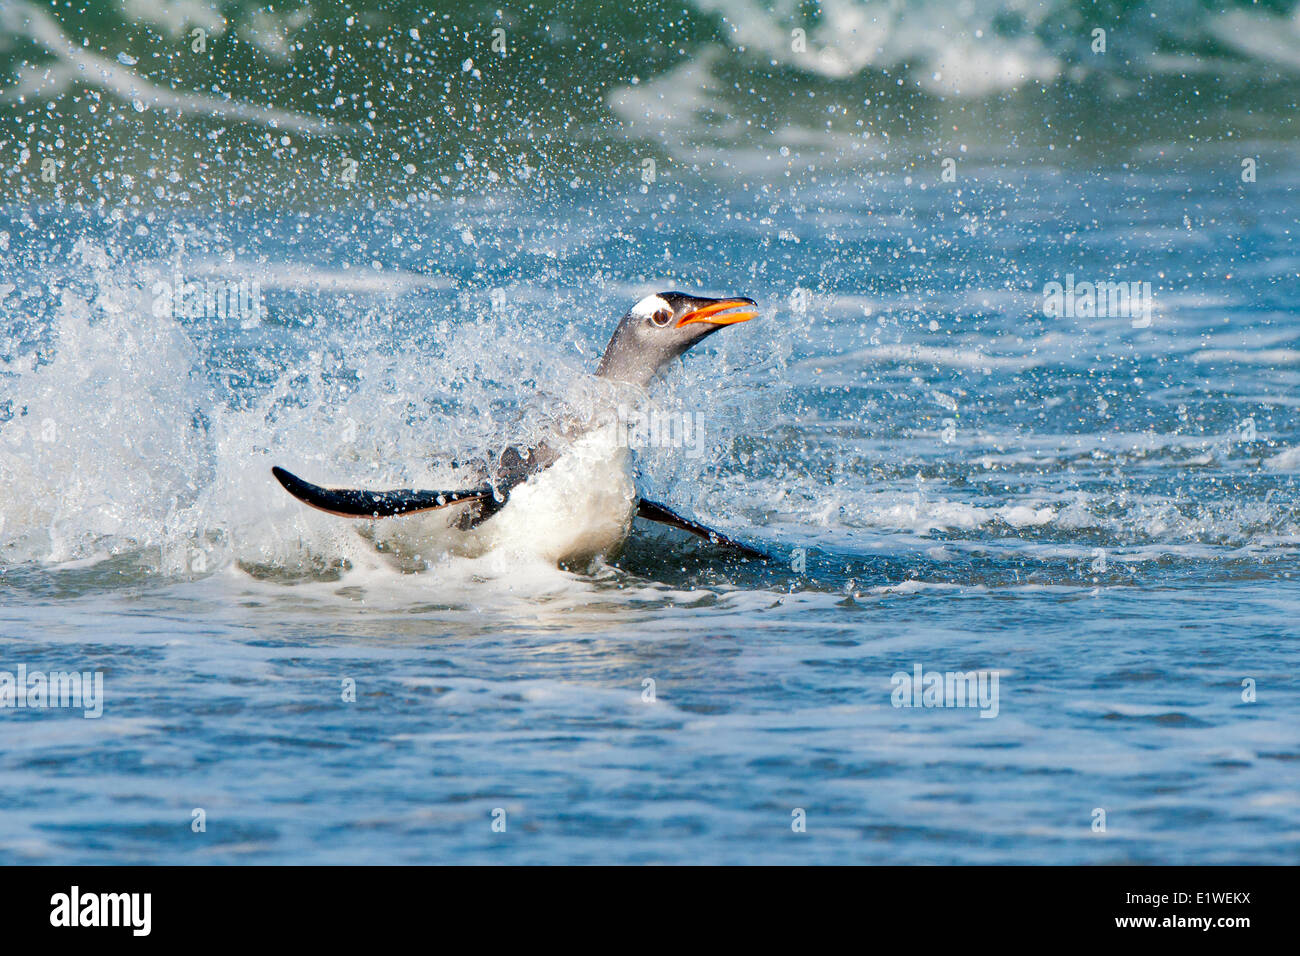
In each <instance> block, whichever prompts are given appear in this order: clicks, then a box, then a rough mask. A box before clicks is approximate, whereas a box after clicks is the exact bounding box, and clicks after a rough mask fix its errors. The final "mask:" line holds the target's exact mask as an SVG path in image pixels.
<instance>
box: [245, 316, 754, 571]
mask: <svg viewBox="0 0 1300 956" xmlns="http://www.w3.org/2000/svg"><path fill="white" fill-rule="evenodd" d="M757 308H758V305H757V303H756V302H755V301H754V300H753V299H751V298H747V297H743V296H732V297H726V298H717V299H715V298H707V297H704V296H692V295H687V294H686V293H683V292H660V293H658V294H655V295H649V296H646V297H645V298H643V299H641V300H640V301H639V302H637V303H636V304H635V305H634V306H632V308H631V309H630V310H628V312H627V314H626V315H624V316H623V318H622V320H621V321H620V322H619V323H618V326H617V328H615V330H614V334H613V335H612V336H611V337H610V340H609V344H608V346H606V348H605V352H604V355H603V356H602V357H601V360H600V364H599V365H598V366H597V368H596V376H597V378H600V379H604V380H606V381H608V382H611V383H615V384H616V385H617V386H631V387H632V388H634V389H642V390H644V389H648V388H649V387H650V386H651V384H652V383H653V382H654V381H655V379H656V378H657V377H658V376H659V374H660V372H662V371H663V370H664V368H665V367H666V366H668V365H669V364H670V363H671V362H672V361H673V360H674V359H676V358H678V357H680V356H681V355H683V354H684V353H685V352H686V351H688V350H689V349H690V348H691V347H692V346H694V345H696V344H698V343H699V342H701V341H703V340H704V339H706V338H708V337H709V336H710V335H712V334H713V333H715V332H717V331H719V330H720V329H723V328H726V327H727V326H729V325H737V324H739V323H742V322H748V321H749V320H750V319H753V318H754V317H755V316H756V315H757V314H758V311H757ZM612 415H613V409H612V407H611V408H606V409H604V410H603V414H597V415H595V416H593V417H592V418H591V419H590V420H586V421H584V422H583V423H580V424H579V423H574V422H571V421H562V422H557V423H555V425H554V426H553V427H552V429H551V434H549V435H548V436H547V437H546V438H545V440H543V441H540V442H538V443H536V444H535V445H534V446H533V447H530V448H516V447H511V448H507V449H505V451H503V452H502V453H501V455H500V456H499V461H498V462H496V463H494V464H495V468H494V472H493V473H492V474H491V475H488V474H486V473H482V474H479V475H477V476H476V477H477V478H478V479H479V480H478V481H477V482H476V483H474V484H472V485H470V486H469V487H463V488H458V489H455V490H442V491H433V490H420V489H412V488H399V489H394V490H390V491H366V490H360V489H348V488H326V487H321V486H320V485H315V484H312V483H311V482H308V481H304V480H303V479H301V478H299V477H298V476H297V475H294V474H292V473H290V472H288V471H286V470H285V469H283V468H280V467H278V466H277V467H273V468H272V469H271V473H272V475H274V476H275V478H276V480H277V481H279V483H280V484H281V485H282V486H283V487H284V489H285V491H287V492H289V494H291V495H293V497H295V498H297V499H298V500H299V501H301V502H303V503H304V504H307V505H310V506H311V507H313V508H317V509H319V510H321V511H325V512H328V513H329V514H332V515H338V516H341V517H345V518H391V517H401V516H407V515H415V514H421V513H426V512H430V511H441V510H444V509H452V510H453V511H454V512H455V515H454V517H451V518H449V520H448V522H447V527H448V529H449V531H450V532H452V534H453V543H452V544H451V545H450V547H449V550H450V551H452V552H454V553H458V554H462V555H466V556H479V555H482V554H485V553H487V552H488V551H491V550H495V549H497V548H507V549H510V548H514V549H521V548H522V549H525V550H528V551H530V552H531V553H533V554H536V555H538V556H540V557H542V558H545V559H547V560H550V561H553V562H555V563H556V564H558V565H560V566H565V567H568V566H573V565H579V564H584V563H590V562H591V561H592V560H594V559H596V558H610V557H613V556H614V555H616V554H617V553H618V551H619V550H620V549H621V548H622V546H623V543H624V542H625V541H626V539H627V537H628V535H629V533H630V532H631V526H632V519H633V517H634V516H638V517H641V518H645V519H647V520H649V521H654V522H658V523H660V524H666V525H670V526H672V527H674V528H678V529H680V530H683V531H687V532H689V533H691V534H693V535H696V536H698V537H701V538H704V539H707V540H709V541H711V542H712V543H714V544H715V545H719V546H721V547H724V548H726V549H728V550H730V551H733V552H735V553H737V554H740V555H742V556H744V557H746V558H751V559H760V560H766V559H767V557H768V556H767V555H766V554H764V553H763V552H762V551H760V550H758V549H757V548H753V547H750V546H749V545H746V544H742V543H741V542H739V541H736V540H734V539H732V538H730V537H729V536H727V535H725V534H723V533H721V532H718V531H714V530H712V529H711V528H707V527H705V526H704V525H702V524H700V523H698V522H696V521H693V520H692V519H690V518H687V517H685V516H683V515H680V514H678V513H677V512H675V511H673V510H672V509H670V508H668V507H667V506H666V505H663V504H659V503H658V502H654V501H650V500H648V499H646V498H644V497H642V496H641V495H640V494H639V493H638V492H637V489H636V486H635V483H634V481H633V478H632V470H631V460H630V454H629V449H628V447H627V442H626V441H625V440H619V436H618V435H617V434H616V432H617V429H616V428H612V427H611V426H613V425H614V422H613V421H612Z"/></svg>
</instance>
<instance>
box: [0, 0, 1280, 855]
mask: <svg viewBox="0 0 1300 956" xmlns="http://www.w3.org/2000/svg"><path fill="white" fill-rule="evenodd" d="M254 6H255V5H253V4H249V5H247V9H245V8H244V7H243V6H240V5H237V4H227V5H225V6H224V7H223V8H222V10H223V11H224V15H223V16H216V15H214V16H216V18H215V19H211V21H210V22H208V21H204V22H199V21H198V20H193V21H191V20H190V19H186V17H187V16H190V17H195V16H198V14H194V13H193V12H191V13H190V14H188V15H187V14H184V13H181V12H178V11H167V12H151V11H150V10H146V9H145V7H144V5H140V4H134V3H130V2H119V3H115V4H113V5H111V6H110V7H108V8H107V12H105V13H103V14H102V17H101V19H99V20H96V19H94V18H92V17H89V16H88V15H87V16H85V17H81V18H79V17H78V16H76V15H73V14H60V16H61V17H62V19H57V18H56V17H55V15H54V14H53V13H49V12H42V11H38V10H36V8H34V7H31V6H27V5H25V4H21V3H15V2H7V3H5V4H4V6H3V11H4V17H5V22H6V24H7V25H8V26H9V27H10V28H11V29H10V33H11V34H15V35H21V36H26V37H28V38H29V39H34V40H35V41H36V44H37V47H38V48H39V49H40V50H43V51H44V52H43V54H42V55H40V56H37V55H35V54H33V53H32V51H31V49H27V48H22V47H20V46H18V45H15V44H14V43H12V42H11V41H5V42H6V43H8V44H9V45H8V46H6V47H4V48H3V49H0V53H3V54H4V64H5V68H6V69H7V70H8V74H9V76H10V79H11V85H10V89H9V93H8V94H7V95H6V98H5V100H4V103H3V109H4V113H3V116H4V123H5V125H4V136H3V138H5V139H6V142H5V143H4V144H3V145H2V146H0V149H2V150H3V151H4V152H3V155H4V159H5V163H6V172H5V180H4V183H5V184H4V186H3V190H4V204H3V208H2V212H0V217H2V220H0V309H2V313H0V314H2V316H3V320H2V321H0V672H5V673H9V674H14V675H16V674H17V672H18V668H19V667H20V666H21V667H22V668H23V670H24V674H26V675H30V674H31V673H35V672H39V673H41V674H54V673H55V672H65V673H74V672H75V673H77V674H83V673H85V674H91V675H94V674H98V675H101V679H102V700H101V701H100V702H99V707H100V711H101V712H100V713H99V714H98V715H93V713H92V711H93V709H88V708H83V707H77V706H72V705H71V704H72V702H70V701H63V702H62V706H60V705H59V702H58V701H57V700H53V701H51V700H47V701H46V702H45V704H42V705H40V706H22V707H19V706H16V698H15V697H12V696H11V697H10V698H8V700H9V701H10V703H11V704H12V705H9V706H4V707H0V860H3V861H4V862H9V863H19V862H29V863H65V862H67V863H240V862H249V863H290V862H311V863H389V862H392V863H398V862H401V863H432V862H440V863H468V862H500V863H704V862H708V863H714V862H716V863H756V862H780V863H802V862H819V863H831V862H833V863H1125V862H1132V863H1294V862H1296V860H1297V855H1298V853H1300V698H1298V697H1297V689H1298V687H1297V676H1296V675H1297V663H1298V662H1300V656H1298V654H1300V649H1298V644H1297V641H1298V639H1300V625H1298V624H1297V618H1300V581H1298V580H1297V574H1298V573H1300V499H1298V498H1297V473H1298V472H1300V423H1298V422H1297V404H1298V403H1300V397H1298V396H1300V331H1297V328H1296V311H1295V310H1296V305H1295V303H1296V302H1297V298H1298V296H1300V279H1298V271H1300V255H1298V254H1297V250H1296V244H1295V241H1296V229H1297V216H1296V209H1297V205H1296V195H1297V192H1296V190H1297V186H1298V185H1300V173H1298V172H1297V168H1298V167H1297V163H1296V159H1297V155H1298V153H1297V149H1296V145H1295V133H1296V130H1295V128H1294V103H1295V90H1296V84H1295V69H1296V62H1295V60H1294V45H1292V46H1290V47H1288V46H1287V45H1286V43H1285V42H1284V41H1283V40H1275V39H1271V38H1276V37H1283V36H1285V35H1286V34H1285V31H1287V30H1290V31H1295V30H1296V26H1295V24H1296V20H1295V19H1294V16H1293V15H1292V12H1291V11H1290V10H1288V9H1286V6H1287V5H1286V4H1281V5H1278V10H1275V11H1272V12H1261V11H1259V10H1257V9H1256V8H1254V7H1252V6H1250V5H1246V4H1242V5H1239V7H1238V8H1235V9H1234V8H1227V7H1225V8H1224V9H1223V10H1222V11H1219V12H1217V13H1213V14H1210V13H1201V14H1198V16H1197V17H1196V18H1188V17H1185V16H1182V15H1180V14H1178V13H1177V11H1176V10H1175V9H1174V8H1172V7H1166V6H1165V5H1162V4H1142V5H1132V6H1127V5H1126V6H1121V7H1118V8H1117V10H1118V11H1119V12H1118V13H1117V14H1116V16H1118V17H1119V19H1120V23H1119V24H1118V25H1116V24H1114V23H1100V22H1099V24H1098V26H1100V27H1103V28H1109V30H1110V32H1109V44H1110V45H1109V52H1106V53H1093V52H1092V50H1091V47H1090V44H1091V43H1092V42H1093V40H1092V33H1091V30H1092V27H1093V24H1092V19H1091V17H1092V16H1093V13H1092V11H1091V9H1090V7H1089V6H1088V5H1083V4H1080V5H1078V6H1077V8H1076V7H1072V6H1069V5H1065V4H1054V5H1043V6H1041V7H1035V6H1033V5H1028V6H1025V5H1021V4H1005V5H998V4H982V3H981V4H972V5H969V9H968V10H967V11H966V13H965V14H963V18H962V19H961V20H960V22H958V21H956V20H951V19H949V20H944V19H942V18H943V17H951V16H955V14H943V13H941V12H937V11H943V10H947V7H946V6H945V5H942V4H939V5H935V6H934V7H933V8H932V9H931V8H927V7H926V6H925V5H912V4H909V5H906V6H903V5H892V6H891V5H888V4H869V3H849V2H847V0H846V2H841V3H834V4H831V3H824V4H822V5H821V11H820V13H818V14H816V15H815V16H811V17H809V15H808V14H807V13H806V11H805V12H800V11H798V10H795V9H794V8H793V5H785V6H788V7H790V8H791V9H789V10H787V9H785V8H784V7H782V5H780V4H773V5H764V6H762V7H759V6H757V5H754V4H748V3H742V2H739V0H737V2H734V3H733V2H722V0H698V2H696V3H695V4H694V5H693V6H691V7H689V8H688V9H687V11H686V12H685V13H684V14H683V13H670V12H669V11H667V10H665V9H660V8H659V7H658V6H657V5H654V4H632V5H630V7H629V5H626V4H625V5H623V7H622V8H621V9H626V10H628V11H630V12H620V11H619V10H615V9H614V8H613V7H611V6H610V5H607V4H597V3H585V4H581V5H578V6H577V7H576V8H575V9H574V10H573V11H571V12H570V13H568V14H562V13H555V14H551V15H547V16H542V15H541V14H538V13H536V12H535V11H534V12H532V13H529V14H526V15H525V14H516V13H509V11H507V13H506V15H501V16H498V14H497V12H496V10H497V8H496V7H494V6H492V5H481V6H482V9H479V7H478V6H476V5H474V4H469V5H456V7H455V9H454V10H449V12H448V13H446V14H443V13H430V12H429V11H428V10H427V9H425V8H424V7H423V6H420V5H415V4H409V5H408V4H400V3H397V4H381V5H375V7H374V8H373V9H368V10H366V11H364V12H362V13H355V14H339V13H325V12H317V11H315V9H314V7H313V8H307V7H303V8H301V10H300V11H298V12H296V13H293V12H288V13H284V12H281V13H275V14H261V15H259V16H263V19H262V20H258V19H257V16H254ZM634 14H635V15H634ZM200 19H202V18H200ZM941 25H942V26H943V27H944V28H945V29H940V26H941ZM498 29H499V30H501V31H502V33H501V34H500V35H498V34H496V33H495V32H494V31H496V30H498ZM793 29H802V30H803V31H804V43H803V49H802V50H796V49H795V47H796V46H798V43H797V36H795V35H793V34H792V30H793ZM194 30H200V31H201V32H202V34H203V39H204V43H203V46H204V49H203V51H202V52H198V51H196V46H195V45H196V43H197V35H196V34H194V33H193V31H194ZM233 37H243V38H244V43H243V47H244V48H246V50H245V52H239V49H238V47H239V45H238V44H231V43H230V40H231V38H233ZM1126 37H1127V39H1125V38H1126ZM83 38H86V39H88V41H89V42H88V44H82V42H81V40H82V39H83ZM502 38H504V41H503V43H502V44H501V45H502V47H503V48H502V49H495V48H494V43H496V41H498V40H501V39H502ZM381 41H382V42H381ZM1126 43H1127V44H1128V46H1127V47H1126V46H1125V44H1126ZM249 51H251V52H249ZM1288 51H1290V52H1289V53H1288ZM154 54H158V55H157V56H155V55H154ZM1288 57H1289V58H1288ZM214 63H222V64H224V65H225V71H224V73H222V74H221V75H222V76H225V77H226V79H216V78H215V77H216V76H217V73H216V72H215V71H216V67H215V66H214V65H213V64H214ZM83 67H84V68H85V69H83ZM204 71H214V72H212V73H211V74H205V72H204ZM205 76H206V79H205ZM45 159H52V160H54V162H55V166H54V167H53V168H54V170H55V172H54V175H53V178H52V179H45V178H43V177H42V162H43V160H45ZM647 160H648V161H650V162H649V163H647ZM1247 160H1250V161H1251V162H1246V161H1247ZM1248 170H1249V175H1247V171H1248ZM1053 283H1056V284H1058V285H1059V293H1060V297H1056V294H1057V292H1058V289H1057V287H1056V286H1053V285H1052V284H1053ZM1120 283H1124V284H1125V285H1124V286H1123V291H1124V292H1126V293H1129V294H1127V295H1125V296H1123V297H1120V296H1119V294H1118V290H1119V285H1118V284H1120ZM1067 288H1068V290H1069V296H1068V303H1066V302H1065V296H1066V290H1067ZM664 289H682V290H685V291H691V292H698V293H701V294H712V295H746V296H751V297H753V298H754V299H756V300H757V301H758V302H759V305H760V307H761V313H762V314H761V316H760V318H758V319H757V320H755V321H753V322H750V323H747V324H744V325H737V326H734V327H731V328H727V329H724V330H722V331H721V332H719V333H718V334H717V335H715V336H713V337H711V338H710V339H709V340H708V342H707V343H706V344H705V345H702V346H701V347H699V348H697V349H695V350H694V351H692V352H691V353H690V354H688V355H687V356H686V357H685V359H684V361H683V362H682V363H681V364H680V365H678V366H675V367H674V368H673V369H671V370H670V371H669V373H668V375H667V376H666V378H665V380H664V381H663V382H661V383H660V384H659V385H657V386H656V389H655V392H654V394H653V396H652V397H651V401H652V403H653V404H654V406H655V408H656V409H657V410H658V411H659V413H660V415H661V420H665V421H667V420H671V421H676V422H680V423H682V425H683V427H682V428H681V429H680V430H679V431H678V432H676V433H675V434H678V435H681V436H688V437H689V441H688V440H686V438H685V437H684V438H683V440H680V441H677V440H672V439H671V438H670V439H669V440H667V441H643V442H640V443H639V447H636V448H634V450H633V451H634V458H635V465H636V473H637V480H638V485H639V487H640V489H641V491H642V493H643V494H644V495H645V496H646V497H648V498H650V499H652V500H656V501H659V502H662V503H664V504H666V505H668V506H669V507H671V508H674V509H675V510H678V511H681V512H683V513H685V514H688V515H690V516H692V517H694V518H696V519H698V520H700V521H702V522H704V523H705V524H708V525H710V526H712V527H715V528H717V529H719V530H721V531H723V532H725V533H727V534H728V535H730V536H732V537H734V538H737V539H738V540H742V541H744V542H746V543H749V544H752V545H754V546H756V547H759V548H762V549H763V550H765V551H766V552H768V553H769V554H770V555H771V560H769V561H767V562H757V561H747V560H743V559H738V558H736V557H734V556H732V555H729V554H728V553H727V552H726V551H724V550H719V549H717V548H714V547H711V546H709V545H707V544H705V543H702V542H699V541H697V540H694V539H690V538H688V537H686V536H684V535H680V534H679V533H677V532H674V531H670V530H667V529H662V528H656V527H654V526H649V525H643V524H642V523H640V522H638V524H637V526H636V528H635V529H634V534H633V537H632V539H631V540H630V542H629V544H628V546H627V547H626V549H625V550H624V551H623V553H622V554H620V555H619V556H617V557H615V558H613V559H612V560H610V561H608V562H597V563H595V564H592V565H590V566H583V567H570V568H556V567H553V566H551V565H549V564H545V563H537V562H531V561H527V560H524V559H522V558H517V557H515V558H511V557H508V556H502V555H500V554H489V555H487V556H484V557H482V558H477V559H473V560H470V559H464V558H456V557H451V556H446V555H440V554H437V553H428V554H418V553H414V552H408V553H406V554H405V555H404V557H403V558H402V559H401V560H399V559H398V557H397V556H395V555H394V554H393V553H392V552H391V550H385V549H383V548H377V547H376V545H375V541H374V540H373V538H374V535H373V534H368V535H362V534H359V533H358V531H359V530H366V529H365V528H364V527H363V526H364V525H366V524H368V523H361V524H360V525H359V524H357V523H354V522H350V521H347V520H345V519H341V518H337V517H334V516H330V515H326V514H322V513H319V512H314V511H312V510H310V509H307V508H306V507H304V506H302V505H301V504H299V503H298V502H296V501H294V500H293V499H291V498H290V497H289V496H288V495H286V494H285V493H284V492H283V490H282V489H281V488H280V487H279V486H278V485H277V484H276V483H275V482H274V480H273V479H272V477H271V475H270V467H271V466H272V465H280V466H283V467H286V468H289V469H290V470H292V471H294V472H296V473H300V474H302V475H303V477H305V478H307V479H309V480H313V481H318V482H321V483H326V484H339V485H350V486H354V487H372V488H391V487H442V485H441V484H439V483H438V482H439V481H440V480H442V479H445V478H446V477H447V475H448V474H449V473H450V472H449V468H450V464H451V462H453V461H467V460H486V459H487V458H488V457H489V456H490V455H491V454H492V451H493V449H499V448H500V447H502V446H503V445H504V444H506V443H510V442H523V443H527V442H528V441H530V440H536V439H537V438H538V437H540V436H541V435H542V434H543V432H544V429H545V423H546V422H547V421H548V420H550V419H552V418H554V417H560V416H564V415H572V414H574V413H575V411H576V412H577V413H581V411H582V410H583V409H584V408H587V407H588V404H589V397H590V390H591V389H592V388H594V386H593V385H592V383H591V381H590V379H589V378H587V376H589V375H590V373H591V371H592V370H593V369H594V368H595V365H596V363H597V361H598V360H599V356H600V353H601V350H602V349H603V347H604V344H605V342H606V340H607V338H608V336H609V334H610V333H611V332H612V330H613V328H614V326H615V325H616V323H617V321H618V319H619V317H620V316H621V315H622V314H623V312H624V311H625V310H626V309H627V308H628V307H629V306H630V305H631V304H632V303H633V302H635V301H636V300H637V299H638V298H639V297H641V296H642V295H645V294H648V293H651V292H655V291H660V290H664ZM1148 289H1149V292H1148V291H1146V290H1148ZM1067 304H1068V308H1066V307H1063V306H1064V305H1067ZM669 434H670V435H671V434H674V433H672V432H669ZM384 526H385V527H387V528H388V529H389V530H390V531H391V530H392V524H391V523H385V525H384ZM373 530H374V529H370V531H373ZM380 530H381V531H382V530H383V529H382V528H381V529H380ZM394 533H400V532H394ZM380 537H382V534H381V535H380ZM417 550H418V549H417ZM930 674H934V675H937V683H936V684H933V685H929V686H930V689H931V690H933V691H934V694H932V695H931V696H930V697H928V698H927V697H926V696H925V694H924V692H923V691H924V688H925V686H926V684H925V681H926V677H927V675H930ZM953 674H956V675H975V683H972V684H971V685H970V686H971V687H972V688H978V689H980V692H979V694H976V695H975V696H974V697H973V698H972V699H971V700H966V701H965V702H964V703H963V704H959V703H958V702H957V701H955V700H953V699H952V698H951V695H950V694H949V693H948V691H950V690H951V687H952V684H953V682H952V681H951V680H948V681H947V683H946V684H945V680H944V678H945V675H949V676H950V675H953ZM26 680H27V679H26V678H25V682H26ZM913 683H915V684H916V688H915V690H913V687H912V685H913ZM958 683H960V681H958ZM993 691H995V692H996V701H995V706H985V703H994V702H988V701H987V696H988V694H989V693H990V692H993ZM56 697H57V695H56ZM3 700H4V695H3V686H2V678H0V702H3ZM29 702H30V701H28V703H29Z"/></svg>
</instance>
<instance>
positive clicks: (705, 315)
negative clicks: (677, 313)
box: [677, 299, 758, 329]
mask: <svg viewBox="0 0 1300 956" xmlns="http://www.w3.org/2000/svg"><path fill="white" fill-rule="evenodd" d="M756 305H757V303H756V302H754V300H753V299H719V300H718V301H717V302H711V303H709V304H708V305H706V306H704V307H703V308H699V309H696V310H695V311H694V312H687V313H686V314H685V315H683V316H682V317H681V318H680V319H679V320H678V322H677V327H678V328H679V329H680V328H681V327H682V326H683V325H690V324H691V323H692V322H708V323H710V324H712V325H735V324H736V323H737V322H748V321H749V320H750V319H752V318H753V317H754V316H756V315H758V312H756V311H754V308H755V306H756ZM728 309H737V310H738V311H736V312H728V311H727V310H728Z"/></svg>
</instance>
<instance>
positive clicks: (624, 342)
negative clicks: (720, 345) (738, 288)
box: [596, 292, 758, 388]
mask: <svg viewBox="0 0 1300 956" xmlns="http://www.w3.org/2000/svg"><path fill="white" fill-rule="evenodd" d="M757 305H758V303H756V302H755V301H754V300H753V299H747V298H744V297H740V296H735V297H728V298H724V299H709V298H706V297H704V296H696V295H686V294H685V293H684V292H660V293H658V294H657V295H648V296H646V297H645V298H644V299H642V300H641V301H640V302H638V303H637V304H636V305H634V306H632V308H631V309H630V310H629V311H628V313H627V315H625V316H623V320H622V321H621V322H619V324H618V328H617V329H615V330H614V335H613V337H611V338H610V340H609V345H608V347H606V349H605V356H604V358H602V359H601V360H600V367H599V368H598V369H597V370H596V374H597V375H600V376H602V377H604V378H608V379H612V380H614V381H618V382H627V383H629V384H632V385H640V386H642V387H643V388H644V387H645V386H647V385H649V384H650V382H651V381H652V380H653V379H654V377H655V375H656V374H657V373H658V372H659V370H660V369H662V368H663V367H664V366H665V365H667V364H668V363H669V362H671V361H672V360H673V359H675V358H677V356H679V355H681V354H682V353H683V352H685V351H686V350H687V349H689V348H690V347H691V346H692V345H694V344H695V343H696V342H699V341H700V340H701V339H704V338H707V337H708V336H710V335H712V334H713V333H714V332H716V331H718V329H721V328H723V327H724V326H727V325H736V324H737V323H739V322H748V321H749V320H750V319H752V318H753V317H754V316H755V315H757V314H758V313H757V312H756V311H755V309H756V308H757Z"/></svg>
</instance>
